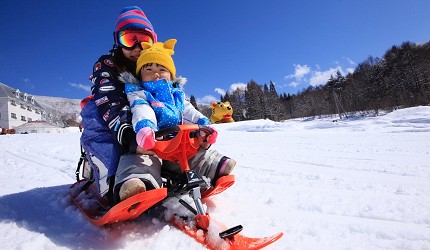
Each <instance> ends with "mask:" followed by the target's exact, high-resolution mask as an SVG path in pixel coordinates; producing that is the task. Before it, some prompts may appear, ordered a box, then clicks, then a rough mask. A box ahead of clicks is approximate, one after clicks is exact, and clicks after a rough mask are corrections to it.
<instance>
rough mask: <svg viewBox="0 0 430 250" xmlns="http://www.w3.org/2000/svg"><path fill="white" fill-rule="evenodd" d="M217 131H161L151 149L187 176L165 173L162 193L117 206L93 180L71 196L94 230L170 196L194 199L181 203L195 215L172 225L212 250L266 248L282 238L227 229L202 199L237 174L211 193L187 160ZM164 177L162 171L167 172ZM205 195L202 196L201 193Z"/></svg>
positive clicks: (219, 183) (218, 190)
mask: <svg viewBox="0 0 430 250" xmlns="http://www.w3.org/2000/svg"><path fill="white" fill-rule="evenodd" d="M211 133H212V130H211V129H210V128H209V127H207V126H202V125H194V124H188V125H179V126H175V127H171V128H167V129H162V130H160V131H157V133H156V134H155V136H156V139H157V141H156V144H155V147H154V148H153V149H152V150H153V151H154V152H155V153H156V154H157V156H159V157H160V158H161V159H164V160H169V161H172V162H176V163H178V164H179V165H180V167H181V171H182V173H181V174H179V176H178V174H176V175H173V174H172V173H169V174H166V173H164V174H163V173H162V177H163V179H164V180H163V186H164V187H163V188H160V189H154V190H149V191H146V192H143V193H140V194H136V195H134V196H132V197H130V198H128V199H126V200H124V201H122V202H120V203H118V204H116V205H115V206H113V207H111V208H110V207H109V206H108V205H107V201H105V200H103V198H101V197H99V196H100V195H98V196H97V195H96V194H97V193H98V192H94V191H97V190H95V189H96V186H95V184H94V183H92V181H91V180H82V181H78V182H76V183H75V184H73V185H72V186H71V187H70V189H69V193H70V196H71V198H72V200H73V202H74V203H75V204H76V205H77V206H78V207H79V209H80V210H81V211H82V212H83V213H84V214H85V216H86V217H87V218H88V219H89V220H90V221H91V222H92V223H94V224H95V225H97V226H102V225H105V224H111V223H115V222H120V221H126V220H132V219H134V218H136V217H138V216H139V215H140V214H142V213H143V212H145V211H147V210H148V209H150V208H153V207H155V206H154V205H156V204H162V202H163V200H164V199H166V198H168V197H178V196H180V195H187V194H188V195H189V196H190V197H191V198H192V200H193V201H194V204H193V205H194V206H193V205H191V204H188V203H187V202H186V201H184V200H182V199H180V198H178V200H179V203H180V204H182V205H183V206H184V207H185V208H187V209H188V210H189V211H190V212H191V214H192V216H181V215H176V214H175V215H174V216H173V217H172V219H171V220H170V223H171V225H173V226H175V227H176V228H178V229H179V230H181V231H183V232H184V233H186V234H187V235H189V236H190V237H192V238H194V239H195V240H196V241H197V242H199V243H201V244H202V245H204V246H205V247H207V248H208V249H231V250H234V249H261V248H263V247H265V246H267V245H269V244H271V243H273V242H275V241H276V240H278V239H279V238H281V237H282V235H283V233H282V232H281V233H278V234H275V235H272V236H269V237H263V238H249V237H246V236H243V235H241V234H240V231H241V230H242V228H243V227H242V226H241V225H238V226H235V227H232V228H227V227H226V226H225V225H224V224H222V223H220V222H217V221H215V220H214V219H211V217H210V216H209V214H208V213H207V212H206V211H205V208H204V206H203V203H202V199H203V198H207V197H210V196H212V195H216V194H219V193H221V192H223V191H224V190H226V189H227V188H229V187H230V186H231V185H233V184H234V182H235V177H234V176H233V175H227V176H223V177H220V178H219V179H218V180H217V181H216V185H215V187H211V188H209V185H208V184H207V183H206V181H205V180H204V179H203V178H202V177H201V176H200V175H199V174H198V173H197V172H195V171H193V170H191V169H190V167H189V165H188V159H190V158H191V157H193V156H194V155H195V154H196V153H197V150H198V149H199V148H200V141H199V138H198V136H197V135H198V134H200V136H201V137H202V139H203V140H205V139H206V138H207V137H208V136H210V135H211ZM162 172H163V171H162ZM202 189H203V190H205V191H204V192H203V193H201V190H202ZM156 206H157V205H156Z"/></svg>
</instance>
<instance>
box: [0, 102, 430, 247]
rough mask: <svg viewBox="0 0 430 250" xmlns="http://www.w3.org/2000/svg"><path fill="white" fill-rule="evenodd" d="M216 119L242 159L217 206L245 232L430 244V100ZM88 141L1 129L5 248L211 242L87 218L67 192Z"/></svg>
mask: <svg viewBox="0 0 430 250" xmlns="http://www.w3.org/2000/svg"><path fill="white" fill-rule="evenodd" d="M215 126H216V128H217V129H218V130H219V134H220V135H219V137H218V142H217V143H216V144H215V145H213V147H212V149H216V150H218V151H220V152H222V153H224V154H226V155H228V156H230V157H232V158H234V159H236V161H237V162H238V164H237V166H236V168H235V170H234V174H235V175H236V183H235V184H234V185H233V186H232V187H231V188H230V189H229V190H227V191H225V192H224V193H222V194H219V195H217V196H215V197H213V198H210V199H207V200H206V204H207V207H208V210H209V213H210V214H211V217H212V218H216V219H217V220H218V221H222V222H223V223H224V224H226V225H228V226H235V225H238V224H241V225H243V227H244V230H243V231H242V233H243V234H244V235H247V236H252V237H263V236H267V235H271V234H275V233H277V232H283V233H284V236H283V237H282V238H281V239H280V240H279V241H277V242H276V243H274V244H272V245H270V246H269V247H267V248H266V249H411V250H412V249H413V250H415V249H430V107H428V106H422V107H414V108H408V109H400V110H397V111H394V112H392V113H388V114H386V115H381V116H375V117H355V118H350V119H347V120H337V121H333V119H332V118H321V119H294V120H288V121H286V122H273V121H270V120H256V121H246V122H236V123H229V124H220V125H215ZM79 137H80V133H79V132H77V129H76V130H74V131H70V132H69V133H62V134H23V135H21V134H17V135H4V136H0V246H1V248H2V249H24V250H25V249H138V248H140V249H157V250H164V249H165V250H167V249H169V250H171V249H204V248H203V247H202V246H201V245H200V244H198V243H196V242H195V241H194V240H193V239H191V238H189V237H188V236H186V235H185V234H184V233H182V232H181V231H179V230H177V229H175V228H174V227H172V226H170V225H168V224H167V223H165V222H163V221H160V220H158V219H153V218H150V217H149V216H148V215H143V216H141V217H139V218H137V219H136V220H134V221H132V222H127V223H118V224H115V225H112V226H110V227H105V228H97V227H95V226H93V225H92V224H91V223H90V222H89V221H87V220H86V218H85V217H84V216H83V215H82V214H81V213H80V211H79V210H78V209H77V208H76V207H75V206H74V205H73V204H72V202H71V200H70V198H69V197H68V195H67V190H68V188H69V186H70V185H71V184H72V183H73V182H74V181H75V174H74V172H75V169H76V166H77V162H78V159H79V156H80V150H79Z"/></svg>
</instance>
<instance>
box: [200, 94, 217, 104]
mask: <svg viewBox="0 0 430 250" xmlns="http://www.w3.org/2000/svg"><path fill="white" fill-rule="evenodd" d="M196 102H197V103H200V104H209V103H212V102H219V99H218V98H216V97H214V96H212V95H206V96H203V97H202V98H196Z"/></svg>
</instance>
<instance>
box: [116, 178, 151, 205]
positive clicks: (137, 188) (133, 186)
mask: <svg viewBox="0 0 430 250" xmlns="http://www.w3.org/2000/svg"><path fill="white" fill-rule="evenodd" d="M145 191H146V185H145V183H144V182H143V181H142V180H140V179H139V178H131V179H129V180H126V181H125V182H124V183H123V184H122V185H121V188H120V189H119V198H120V200H121V201H123V200H125V199H127V198H130V197H131V196H133V195H135V194H138V193H142V192H145Z"/></svg>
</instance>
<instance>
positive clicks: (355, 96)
mask: <svg viewBox="0 0 430 250" xmlns="http://www.w3.org/2000/svg"><path fill="white" fill-rule="evenodd" d="M221 101H229V102H230V103H231V105H232V106H233V108H234V113H233V117H234V119H235V121H243V120H255V119H266V118H267V119H271V120H274V121H280V120H285V119H291V118H298V117H309V116H322V115H328V114H338V115H339V116H340V117H341V118H342V117H347V116H348V115H349V114H350V113H355V112H359V111H362V112H367V111H369V110H373V111H375V112H378V110H381V109H385V110H386V109H395V108H398V107H413V106H419V105H430V43H426V44H422V45H416V44H414V43H411V42H405V43H403V44H402V45H400V46H393V47H391V48H390V49H389V50H387V51H386V53H385V54H384V56H383V58H375V57H372V56H370V57H369V58H367V59H366V60H365V61H364V62H362V63H360V64H358V66H357V67H356V68H355V70H354V72H353V73H349V74H347V75H346V76H343V75H342V74H341V73H340V72H337V74H336V75H332V76H331V78H330V79H329V80H328V82H327V83H326V84H325V85H322V86H317V87H314V86H310V87H308V88H306V89H303V90H302V91H300V92H298V93H297V94H285V93H283V94H278V93H277V91H276V89H275V85H274V84H273V82H269V83H268V84H263V85H261V84H258V83H257V82H255V81H253V80H251V81H250V82H248V83H247V88H246V90H240V89H237V90H235V91H234V92H232V93H228V94H226V95H225V96H221ZM202 112H203V113H204V114H205V115H208V116H210V111H208V110H204V111H203V110H202Z"/></svg>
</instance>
